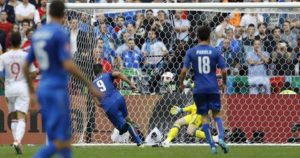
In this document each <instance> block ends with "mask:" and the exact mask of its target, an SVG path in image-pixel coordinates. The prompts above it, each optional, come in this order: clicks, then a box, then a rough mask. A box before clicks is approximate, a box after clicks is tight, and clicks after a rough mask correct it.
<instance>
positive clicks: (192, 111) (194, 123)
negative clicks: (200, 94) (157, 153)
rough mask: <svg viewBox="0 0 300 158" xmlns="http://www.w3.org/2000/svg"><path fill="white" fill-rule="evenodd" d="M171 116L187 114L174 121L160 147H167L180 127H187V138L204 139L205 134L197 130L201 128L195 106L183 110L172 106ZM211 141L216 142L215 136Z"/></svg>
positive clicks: (200, 117)
mask: <svg viewBox="0 0 300 158" xmlns="http://www.w3.org/2000/svg"><path fill="white" fill-rule="evenodd" d="M170 112H171V114H172V115H177V114H179V113H183V112H186V113H189V114H187V115H185V116H184V117H182V118H179V119H178V120H176V121H175V123H174V125H173V127H172V128H171V129H170V131H169V133H168V136H167V139H166V140H165V141H163V142H162V144H161V145H162V147H169V146H170V142H171V141H172V140H173V139H174V138H175V137H176V136H177V134H178V132H179V129H180V128H181V126H184V125H188V128H187V134H188V135H189V136H192V137H193V136H195V137H197V138H199V139H205V133H204V132H203V131H202V130H200V129H199V127H200V126H201V124H202V122H201V120H202V116H201V115H198V114H197V107H196V104H195V103H193V104H192V105H189V106H187V107H184V108H180V107H178V106H173V107H172V108H171V111H170ZM213 140H214V141H215V142H217V140H218V139H217V136H213Z"/></svg>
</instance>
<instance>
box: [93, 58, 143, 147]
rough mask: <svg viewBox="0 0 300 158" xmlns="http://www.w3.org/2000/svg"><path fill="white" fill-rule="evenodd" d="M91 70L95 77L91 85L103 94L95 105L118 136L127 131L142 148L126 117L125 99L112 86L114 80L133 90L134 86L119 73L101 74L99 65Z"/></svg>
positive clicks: (139, 139) (134, 130) (101, 69)
mask: <svg viewBox="0 0 300 158" xmlns="http://www.w3.org/2000/svg"><path fill="white" fill-rule="evenodd" d="M93 70H94V73H95V75H96V78H95V80H94V81H93V84H94V86H95V87H97V88H98V89H99V90H100V91H101V92H102V93H103V96H102V97H101V98H99V102H97V104H98V105H99V106H101V107H102V108H103V110H104V111H105V113H106V116H107V118H108V119H109V120H110V121H111V123H112V124H113V125H114V126H115V127H116V128H117V129H118V130H119V132H120V135H122V134H123V133H125V132H127V131H129V133H130V135H131V136H132V138H134V140H135V143H136V144H137V146H142V145H143V144H142V141H141V138H140V137H139V135H138V133H137V131H136V129H135V127H134V126H133V125H132V121H130V119H129V117H128V111H127V107H126V102H125V98H124V97H123V96H122V95H121V93H120V92H119V91H118V90H117V88H116V86H115V85H114V79H115V78H119V79H121V80H123V81H125V82H126V83H128V85H129V86H130V87H131V88H132V89H133V90H135V89H136V87H135V85H134V84H133V83H131V82H130V80H129V79H128V78H127V77H126V76H125V75H123V74H122V73H120V72H117V71H114V72H112V73H102V71H103V68H102V65H101V64H95V65H94V66H93Z"/></svg>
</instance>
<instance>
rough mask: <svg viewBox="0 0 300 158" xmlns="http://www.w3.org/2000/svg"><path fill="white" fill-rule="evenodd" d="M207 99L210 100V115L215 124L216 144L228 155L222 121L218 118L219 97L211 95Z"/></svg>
mask: <svg viewBox="0 0 300 158" xmlns="http://www.w3.org/2000/svg"><path fill="white" fill-rule="evenodd" d="M209 99H210V100H211V104H210V106H211V107H210V109H211V110H212V115H213V118H214V121H215V123H216V128H217V132H218V136H219V140H218V144H219V145H220V146H221V147H222V149H223V151H224V153H228V150H229V148H228V146H227V145H226V144H225V142H224V135H225V130H224V126H223V121H222V119H221V117H220V110H221V100H220V95H219V94H212V95H210V96H209Z"/></svg>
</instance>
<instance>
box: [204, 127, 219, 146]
mask: <svg viewBox="0 0 300 158" xmlns="http://www.w3.org/2000/svg"><path fill="white" fill-rule="evenodd" d="M202 130H203V132H204V133H205V137H206V141H207V143H208V144H209V145H210V147H216V145H215V143H214V142H213V140H212V137H211V133H210V127H209V124H208V123H206V124H203V126H202Z"/></svg>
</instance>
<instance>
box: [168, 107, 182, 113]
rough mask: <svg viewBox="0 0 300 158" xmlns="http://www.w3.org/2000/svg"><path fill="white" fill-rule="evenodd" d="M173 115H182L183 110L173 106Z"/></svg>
mask: <svg viewBox="0 0 300 158" xmlns="http://www.w3.org/2000/svg"><path fill="white" fill-rule="evenodd" d="M170 112H171V114H172V115H177V114H178V113H182V112H183V109H182V108H180V107H178V106H173V107H172V108H171V110H170Z"/></svg>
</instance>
